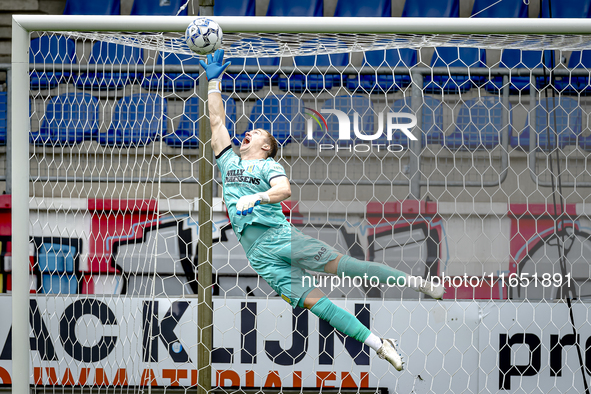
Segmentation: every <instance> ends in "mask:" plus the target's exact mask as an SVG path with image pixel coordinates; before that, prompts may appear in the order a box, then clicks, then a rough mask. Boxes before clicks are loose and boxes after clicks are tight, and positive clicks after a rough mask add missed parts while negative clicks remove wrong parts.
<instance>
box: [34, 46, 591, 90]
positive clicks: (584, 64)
mask: <svg viewBox="0 0 591 394" xmlns="http://www.w3.org/2000/svg"><path fill="white" fill-rule="evenodd" d="M262 44H264V45H267V46H270V47H272V46H273V45H275V46H277V45H278V44H277V43H275V42H274V41H272V40H270V39H266V38H252V39H246V40H243V41H242V42H240V43H237V44H236V45H262ZM303 45H304V46H305V45H310V46H311V48H312V47H318V46H327V47H328V46H329V45H330V46H331V47H332V48H333V49H334V48H335V47H336V48H337V49H338V46H339V45H345V44H343V43H339V42H338V41H334V40H333V41H330V42H327V41H324V40H316V41H310V42H308V43H305V44H303ZM304 49H305V48H304ZM553 57H554V56H553V52H552V51H544V52H542V51H520V50H517V49H506V50H504V51H503V52H502V55H501V61H500V63H499V64H498V67H500V68H506V69H529V70H532V69H536V68H538V69H540V68H542V66H543V65H545V67H546V68H548V69H552V68H553V67H552V65H553V64H554V63H555V62H554V59H553ZM230 61H231V62H232V64H233V65H235V66H270V67H272V68H277V69H279V63H280V58H279V57H267V58H254V57H249V58H234V59H230ZM293 61H294V65H295V66H299V67H311V66H314V65H316V66H320V67H329V66H334V67H345V66H347V65H348V64H349V54H348V53H335V54H330V55H312V56H296V57H294V60H293ZM30 62H32V63H36V64H43V63H44V62H50V63H56V64H69V63H76V51H75V43H74V41H72V40H70V39H68V38H66V37H64V36H51V37H50V36H42V37H39V38H36V39H33V40H32V41H31V51H30ZM88 62H89V64H115V65H121V64H129V65H130V68H132V65H138V64H143V53H142V50H141V49H140V48H135V47H129V46H122V45H118V44H114V43H107V42H97V43H96V44H95V45H94V46H93V48H92V52H91V54H90V57H89V60H88ZM156 64H157V65H162V64H165V65H167V64H168V65H190V66H196V65H198V58H197V57H193V56H189V55H183V54H174V53H162V54H160V55H159V56H158V57H157V59H156ZM416 65H417V52H416V50H413V49H389V50H376V51H368V52H365V54H364V60H363V64H362V68H372V69H378V68H383V67H389V68H396V67H408V68H410V67H414V66H416ZM431 66H432V67H480V68H484V67H486V52H485V51H484V50H481V49H476V48H454V47H441V48H436V49H435V53H434V54H433V56H432V58H431ZM568 67H569V68H572V69H581V68H591V51H582V52H580V51H578V52H573V53H572V54H571V56H570V60H569V63H568ZM198 77H199V73H170V72H167V73H164V74H162V73H154V74H151V75H147V76H144V75H143V74H142V73H138V72H119V71H118V72H105V71H102V72H87V73H82V74H80V75H78V76H74V75H73V74H72V73H69V72H65V71H47V70H43V71H33V72H32V73H31V80H30V81H31V88H32V89H48V88H54V87H56V86H57V85H58V84H60V83H66V82H71V83H74V84H75V85H76V86H77V87H78V88H79V89H91V90H112V89H119V88H122V87H123V86H125V85H127V84H130V83H141V85H142V87H143V88H144V89H147V90H154V91H167V92H168V91H184V90H192V89H194V88H195V86H196V84H197V83H198ZM410 82H411V78H410V75H408V74H406V75H405V74H386V75H384V74H379V75H376V74H373V75H372V74H359V75H345V74H339V73H337V72H336V71H333V72H327V73H325V74H318V73H309V74H292V75H289V76H286V75H284V74H279V73H274V74H266V73H264V72H259V73H256V74H246V73H240V74H231V73H226V74H225V75H224V77H223V79H222V90H223V91H224V92H251V91H258V90H260V89H262V88H263V87H265V86H269V85H270V84H276V85H278V86H279V89H280V90H283V91H286V92H293V93H301V92H320V91H323V90H330V89H332V88H333V87H339V86H343V85H344V86H346V87H347V88H348V89H349V90H351V91H353V92H361V91H363V92H365V93H384V92H385V93H392V92H396V91H398V90H400V89H403V88H405V87H407V86H408V85H410ZM509 82H510V83H509V86H508V87H509V89H510V93H511V94H520V93H527V92H528V91H529V87H530V80H529V77H528V76H511V78H510V81H509ZM547 83H548V78H544V77H537V78H536V84H537V87H538V88H540V87H543V86H545V85H547ZM481 86H485V87H486V89H487V90H488V91H490V92H492V93H498V92H499V89H501V88H503V77H502V76H492V77H490V78H489V77H485V76H475V75H432V76H431V75H426V76H424V89H425V91H426V92H427V93H441V92H443V93H447V94H454V93H463V92H466V91H468V90H469V89H471V88H472V87H481ZM554 86H555V87H556V89H557V90H558V91H560V92H561V93H563V94H580V93H584V94H586V93H588V92H590V91H591V86H590V84H589V78H588V77H585V76H567V77H562V78H558V79H555V81H554Z"/></svg>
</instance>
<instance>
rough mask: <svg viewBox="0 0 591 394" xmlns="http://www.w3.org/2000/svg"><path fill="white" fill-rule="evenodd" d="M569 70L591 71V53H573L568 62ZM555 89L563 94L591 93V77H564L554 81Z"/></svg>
mask: <svg viewBox="0 0 591 394" xmlns="http://www.w3.org/2000/svg"><path fill="white" fill-rule="evenodd" d="M568 68H572V69H577V68H584V69H587V70H589V69H591V51H589V50H586V51H573V52H572V53H571V55H570V59H569V61H568ZM554 88H555V89H556V90H557V91H558V92H560V93H561V94H574V95H578V94H583V95H588V94H589V93H590V92H591V86H589V77H586V76H585V77H583V76H580V77H579V76H570V75H569V76H562V77H556V78H555V79H554Z"/></svg>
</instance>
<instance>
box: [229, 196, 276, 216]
mask: <svg viewBox="0 0 591 394" xmlns="http://www.w3.org/2000/svg"><path fill="white" fill-rule="evenodd" d="M269 202H271V199H270V198H269V195H268V194H267V193H257V194H249V195H248V196H242V197H240V200H238V203H237V204H236V215H239V216H240V215H242V216H246V215H248V214H249V213H252V211H253V210H254V207H256V206H257V205H259V204H268V203H269Z"/></svg>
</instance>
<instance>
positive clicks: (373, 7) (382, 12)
mask: <svg viewBox="0 0 591 394" xmlns="http://www.w3.org/2000/svg"><path fill="white" fill-rule="evenodd" d="M334 16H337V17H338V16H343V17H347V16H349V17H390V16H392V1H391V0H364V1H351V0H338V2H337V7H336V9H335V11H334Z"/></svg>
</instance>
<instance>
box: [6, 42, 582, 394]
mask: <svg viewBox="0 0 591 394" xmlns="http://www.w3.org/2000/svg"><path fill="white" fill-rule="evenodd" d="M31 38H32V40H31V45H30V48H29V50H30V54H31V65H32V66H34V70H32V73H31V80H30V86H29V87H20V88H23V89H27V88H28V89H29V98H30V120H31V130H30V146H29V152H28V154H29V160H30V181H29V182H30V196H29V198H30V202H31V211H30V223H31V233H30V236H31V243H30V263H31V270H30V273H31V291H32V292H33V293H35V295H34V296H33V297H32V301H31V311H30V313H31V316H32V317H33V318H32V320H31V321H32V322H33V323H32V326H31V338H32V340H31V349H32V352H31V358H32V366H33V369H32V376H30V377H28V379H29V380H30V382H31V383H32V384H35V385H36V387H37V389H38V391H51V390H53V389H54V388H53V386H56V385H57V386H60V385H61V386H71V385H81V386H85V387H91V386H92V387H109V388H113V389H115V388H117V390H121V391H123V390H128V389H129V387H130V386H131V387H143V386H159V387H173V386H177V385H179V386H183V387H185V388H188V387H195V386H197V385H198V371H197V366H196V363H197V361H196V360H197V357H198V356H197V348H198V338H197V335H196V332H197V331H198V329H197V298H196V293H197V291H198V289H199V286H198V281H204V283H205V279H204V278H198V276H197V270H198V263H197V262H198V259H197V255H198V247H197V244H198V242H197V241H198V239H199V238H198V237H199V234H198V232H199V230H198V229H199V220H198V207H199V204H198V203H199V200H200V198H201V197H202V195H201V193H202V190H203V186H204V185H205V184H206V183H208V182H210V181H211V180H210V179H199V175H198V165H199V163H200V160H203V158H202V155H201V154H200V151H199V149H198V147H199V143H200V141H201V140H202V136H200V135H199V124H200V122H203V121H204V120H205V118H206V116H207V114H203V113H201V112H200V110H199V105H200V102H201V104H203V102H202V99H201V98H199V96H198V94H197V92H198V89H199V83H200V80H199V76H200V73H201V70H200V68H198V65H197V64H198V63H197V58H196V57H195V56H193V54H192V53H190V52H189V51H188V49H187V47H186V45H185V44H184V41H183V40H182V39H181V36H180V35H179V34H172V33H166V34H130V33H122V32H113V33H103V32H101V33H98V32H70V33H60V34H58V33H52V32H36V33H34V34H32V35H31ZM224 39H225V41H224V49H225V50H226V57H228V58H230V59H231V61H232V66H231V67H230V68H229V69H228V72H227V74H226V76H224V79H223V80H222V90H223V100H224V106H225V111H226V115H227V117H226V127H227V129H228V131H229V133H230V136H231V138H232V141H233V149H237V146H238V144H239V143H240V142H241V141H242V139H243V138H244V135H245V133H246V132H247V131H249V130H253V129H256V128H264V129H266V130H269V131H271V133H272V134H273V135H274V137H275V138H276V139H277V141H278V143H279V153H278V156H277V158H276V160H277V162H278V163H280V164H281V165H282V166H283V167H284V168H285V170H286V172H287V175H288V177H289V178H290V180H291V182H292V197H291V198H290V200H289V201H288V202H287V203H285V204H284V205H283V212H284V213H285V215H286V217H287V218H288V219H289V221H290V222H291V223H292V225H293V226H295V227H297V228H298V229H300V230H301V231H302V232H303V233H305V234H307V235H310V236H312V237H314V238H317V239H320V240H322V241H324V242H326V243H327V244H328V245H330V246H332V247H334V248H335V249H336V250H337V251H339V252H340V253H343V254H345V255H349V256H352V257H354V258H357V259H359V260H367V261H376V262H380V263H384V264H387V265H389V266H391V267H394V268H397V269H399V270H402V271H404V272H407V273H409V274H413V275H417V276H422V277H429V276H431V277H435V276H437V277H440V278H442V279H447V280H448V282H447V283H446V288H447V293H446V294H445V297H444V300H443V301H441V302H436V301H434V300H431V299H429V298H428V297H425V296H424V295H422V294H421V293H419V292H416V291H414V290H412V289H408V288H400V287H396V286H372V285H371V284H368V282H363V283H355V282H354V283H339V285H338V286H335V285H334V284H335V282H333V279H332V278H334V277H330V276H326V275H319V276H317V277H315V280H317V281H318V282H317V283H320V285H319V287H320V288H321V289H322V290H323V291H324V292H325V293H326V294H328V296H329V297H330V298H331V299H332V300H334V302H335V303H336V304H337V305H338V306H341V307H343V308H345V309H347V310H348V311H350V312H351V313H353V314H355V315H356V316H357V318H358V319H359V320H360V321H361V322H362V323H364V324H365V325H367V326H369V327H370V328H371V330H372V331H373V332H375V333H376V334H377V335H379V336H380V337H386V338H390V337H392V338H396V339H399V342H400V346H401V347H400V348H401V352H402V353H403V354H404V356H405V358H406V360H407V366H406V372H403V373H400V374H398V375H395V374H396V372H394V370H393V369H392V368H391V367H389V365H388V363H386V362H385V361H383V360H379V359H378V358H376V357H375V354H374V352H373V351H371V350H370V349H369V348H368V347H367V346H364V345H362V344H361V343H359V342H356V341H354V340H353V339H351V338H347V339H345V338H344V337H343V336H342V335H341V334H339V333H338V332H335V331H333V329H332V327H331V326H330V325H328V323H326V322H323V321H320V320H318V319H317V318H316V317H315V316H313V315H312V314H311V313H309V312H307V311H306V310H303V309H301V308H296V309H293V310H292V308H291V307H290V306H289V305H288V304H287V303H285V302H284V301H283V300H282V299H281V298H280V297H279V296H278V294H276V293H275V292H274V291H273V290H272V289H271V287H270V286H269V285H268V284H267V283H266V282H265V281H264V280H262V279H261V278H260V277H259V276H258V275H257V273H256V272H255V271H254V270H253V269H252V268H251V266H250V265H249V262H248V260H247V258H246V255H245V253H244V251H243V249H242V247H241V246H240V245H239V242H238V240H237V238H236V236H235V234H234V232H233V231H232V228H231V226H230V223H229V219H228V216H227V213H226V211H225V207H224V206H223V204H222V201H221V195H222V194H221V193H222V189H221V186H222V185H221V174H220V173H219V171H216V172H214V183H215V187H214V199H213V204H212V206H211V211H212V240H211V241H212V246H211V253H212V255H213V260H212V264H213V277H212V283H213V285H212V286H211V288H208V290H207V291H212V293H213V298H214V301H213V314H214V325H213V346H214V349H213V351H212V352H211V361H212V366H213V370H214V372H213V374H212V385H214V386H221V387H225V389H224V390H226V391H230V390H231V389H229V387H232V386H234V387H235V386H241V387H243V388H244V389H251V388H255V389H256V388H261V387H268V388H271V387H283V388H286V387H294V388H296V389H301V388H306V389H312V390H317V389H318V388H320V387H340V388H341V389H342V390H353V391H356V392H357V391H359V390H367V391H370V392H375V391H376V390H378V389H379V388H387V389H388V390H390V391H391V392H413V391H414V392H444V391H452V392H465V391H469V392H476V391H478V392H484V391H498V390H501V389H503V390H513V391H518V390H522V391H524V392H535V391H539V390H543V391H547V392H550V391H551V390H555V391H556V392H580V391H582V387H583V380H582V376H584V375H582V374H581V373H582V372H583V371H584V369H583V367H582V364H581V363H580V362H579V361H580V360H579V359H578V358H577V355H576V346H577V345H576V344H577V343H578V341H576V340H575V339H574V338H575V337H572V327H571V323H570V317H569V309H568V307H567V305H566V304H565V303H563V302H557V301H560V300H564V299H565V298H566V297H567V296H568V297H570V298H576V299H577V300H586V297H588V296H589V295H590V294H591V293H590V291H591V287H590V286H591V285H590V283H591V281H590V280H589V279H590V278H591V270H590V268H589V258H590V254H589V242H590V239H589V237H590V235H589V234H591V230H590V229H591V221H590V220H589V208H588V207H587V204H586V203H587V200H588V188H587V187H588V186H591V173H590V171H589V168H588V165H587V162H588V159H589V149H590V148H589V147H590V146H591V143H590V142H589V138H590V137H589V125H588V118H589V116H588V114H589V112H590V108H589V105H590V103H591V102H590V100H589V98H588V97H589V96H588V92H591V85H590V84H589V77H590V75H589V73H588V67H589V65H591V61H588V60H587V53H586V52H585V51H583V52H580V50H582V49H585V48H587V47H588V37H587V36H577V35H536V36H527V35H506V36H497V35H491V36H486V35H447V36H442V35H367V34H335V35H330V34H329V35H318V34H273V35H270V34H258V35H252V34H227V35H225V36H224ZM119 45H123V47H121V46H119ZM312 55H314V56H312ZM178 66H182V69H178ZM157 67H161V68H160V69H157ZM162 68H164V70H162ZM15 88H19V87H15ZM340 114H342V115H343V116H342V117H341V118H339V116H340ZM410 115H413V116H414V120H415V121H416V124H411V123H412V119H413V118H412V117H410ZM347 120H348V129H347V127H346V126H345V127H344V129H343V130H344V131H345V135H342V134H341V133H340V131H341V128H342V127H343V124H347V123H346V122H347ZM403 129H408V130H409V132H410V133H411V134H412V135H413V136H414V137H416V138H417V140H416V141H413V140H411V139H410V138H409V136H408V135H407V134H405V133H404V132H403ZM388 130H390V132H391V135H390V137H388ZM378 131H379V132H378ZM347 132H348V134H347ZM370 136H375V139H372V140H368V137H370ZM372 138H373V137H372ZM20 153H21V154H27V152H24V153H23V152H20ZM211 164H212V165H213V164H214V163H211ZM18 181H22V180H12V182H18ZM3 236H4V237H5V238H2V239H0V241H2V245H3V256H4V265H3V268H2V273H1V274H2V277H3V284H4V291H10V286H11V284H10V272H11V264H12V263H11V259H10V250H9V249H4V248H6V246H5V242H4V240H8V239H9V238H8V237H9V236H10V234H9V233H7V234H4V235H3ZM4 302H6V299H5V300H4ZM7 305H9V303H8V304H7ZM7 308H8V306H7ZM573 311H574V318H575V321H574V322H573V326H575V328H576V330H577V331H578V332H579V334H580V335H582V336H584V337H585V338H586V337H588V336H589V335H591V327H589V323H588V322H587V319H586V316H587V315H588V305H587V303H586V302H576V303H575V305H574V306H573ZM0 332H2V333H4V334H6V335H8V334H7V333H8V328H6V329H5V327H4V326H2V330H1V331H0ZM548 333H549V334H548ZM6 335H5V338H6V337H7V336H6ZM587 348H588V346H587ZM556 349H559V350H556ZM15 351H16V349H15ZM2 354H4V353H2ZM0 367H1V368H3V369H4V371H10V372H7V373H8V374H9V376H12V379H13V380H14V379H15V378H16V376H17V375H15V373H16V371H12V370H11V369H10V368H11V367H10V362H9V360H8V361H7V359H6V358H3V357H0ZM2 371H3V370H1V369H0V372H2ZM393 376H394V377H395V378H394V379H393ZM2 379H3V382H4V383H6V379H5V377H4V375H2Z"/></svg>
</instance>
